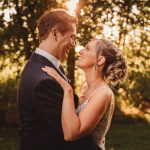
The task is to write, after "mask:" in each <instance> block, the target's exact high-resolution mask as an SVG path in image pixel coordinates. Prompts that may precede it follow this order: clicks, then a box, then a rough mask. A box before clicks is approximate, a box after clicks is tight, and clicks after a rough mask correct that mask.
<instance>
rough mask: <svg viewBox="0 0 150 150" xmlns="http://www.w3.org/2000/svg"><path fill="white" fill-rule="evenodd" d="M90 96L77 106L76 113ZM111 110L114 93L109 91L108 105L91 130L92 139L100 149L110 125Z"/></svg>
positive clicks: (83, 106)
mask: <svg viewBox="0 0 150 150" xmlns="http://www.w3.org/2000/svg"><path fill="white" fill-rule="evenodd" d="M94 93H95V92H94ZM94 93H93V94H94ZM93 94H92V95H93ZM90 98H91V96H90V97H89V98H88V99H87V100H85V101H84V102H83V103H82V104H80V105H79V106H78V107H77V109H76V113H77V114H79V113H80V112H81V111H82V110H83V109H84V108H85V107H86V106H87V105H88V102H89V100H90ZM113 110H114V95H113V93H112V92H111V101H110V103H109V105H108V108H107V110H106V112H105V114H104V115H103V117H102V119H101V120H100V121H99V123H98V124H97V126H96V127H95V129H94V130H93V131H92V132H91V135H92V138H93V140H94V141H95V142H96V143H97V144H98V145H99V147H100V148H101V149H102V150H105V135H106V133H107V131H108V129H109V127H110V123H111V119H112V115H113Z"/></svg>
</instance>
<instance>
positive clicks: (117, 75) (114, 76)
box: [96, 39, 127, 86]
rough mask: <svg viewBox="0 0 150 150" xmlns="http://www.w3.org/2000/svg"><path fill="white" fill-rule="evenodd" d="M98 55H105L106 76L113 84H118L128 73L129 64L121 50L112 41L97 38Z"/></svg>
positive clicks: (104, 72) (104, 71)
mask: <svg viewBox="0 0 150 150" xmlns="http://www.w3.org/2000/svg"><path fill="white" fill-rule="evenodd" d="M97 40H98V43H97V45H96V56H97V58H98V56H99V55H102V56H104V57H105V64H104V68H103V75H104V78H105V79H106V80H107V81H108V82H109V83H110V84H112V85H114V86H118V85H120V84H121V83H122V81H123V79H124V78H125V77H126V74H127V64H126V61H125V58H124V57H123V56H122V54H121V52H120V50H119V49H118V48H117V47H116V46H115V45H114V44H113V43H112V42H110V41H108V40H104V39H97Z"/></svg>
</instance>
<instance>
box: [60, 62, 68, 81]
mask: <svg viewBox="0 0 150 150" xmlns="http://www.w3.org/2000/svg"><path fill="white" fill-rule="evenodd" d="M59 70H60V71H61V72H62V73H63V74H64V76H65V78H66V80H67V82H68V83H70V82H71V81H70V80H69V79H68V78H67V77H66V74H65V71H64V69H63V67H62V66H61V65H60V66H59Z"/></svg>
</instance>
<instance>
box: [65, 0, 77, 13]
mask: <svg viewBox="0 0 150 150" xmlns="http://www.w3.org/2000/svg"><path fill="white" fill-rule="evenodd" d="M78 2H79V0H70V1H67V3H66V5H67V7H68V9H69V12H70V14H72V15H74V14H75V10H76V7H77V3H78Z"/></svg>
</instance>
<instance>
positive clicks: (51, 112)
mask: <svg viewBox="0 0 150 150" xmlns="http://www.w3.org/2000/svg"><path fill="white" fill-rule="evenodd" d="M44 66H49V67H52V68H54V69H56V68H55V66H54V65H53V64H52V63H51V62H50V61H48V60H47V59H46V58H45V57H43V56H41V55H38V54H36V53H34V54H33V55H32V56H31V58H30V60H29V61H28V62H27V64H26V66H25V68H24V70H23V72H22V75H21V79H20V84H19V88H18V107H19V118H20V150H98V147H97V145H95V144H94V143H93V141H92V140H91V136H90V135H88V136H85V137H84V138H81V139H79V140H76V141H74V142H66V141H64V138H63V132H62V126H61V110H62V100H63V89H62V88H61V86H60V85H59V84H58V83H57V82H56V80H54V79H53V78H52V77H50V76H49V75H47V74H46V73H44V72H43V71H42V70H41V68H42V67H44ZM56 70H57V69H56ZM75 105H76V106H77V97H75ZM68 119H69V118H68Z"/></svg>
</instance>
